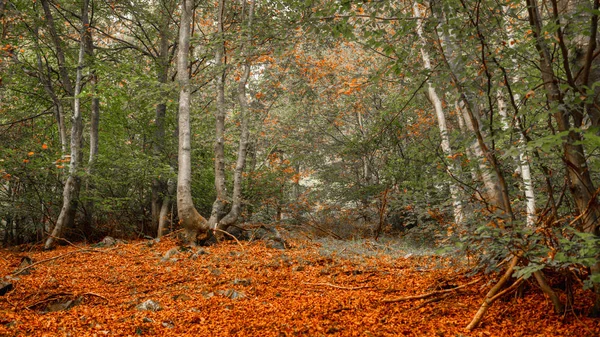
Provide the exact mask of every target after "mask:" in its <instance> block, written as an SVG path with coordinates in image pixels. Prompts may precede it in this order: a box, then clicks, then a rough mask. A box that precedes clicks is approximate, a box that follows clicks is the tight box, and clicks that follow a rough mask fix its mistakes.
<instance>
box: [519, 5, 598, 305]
mask: <svg viewBox="0 0 600 337" xmlns="http://www.w3.org/2000/svg"><path fill="white" fill-rule="evenodd" d="M527 10H528V14H529V23H530V25H531V28H532V31H533V34H534V37H535V39H536V48H537V50H538V52H539V54H540V70H541V74H542V80H543V81H544V87H545V88H546V95H547V98H548V101H549V103H550V104H551V105H552V106H553V107H554V109H555V111H554V112H553V116H554V119H555V120H556V124H557V126H558V131H561V132H565V131H566V132H568V135H567V137H565V138H564V142H563V159H564V161H565V163H566V164H567V165H566V170H567V183H568V185H569V190H570V192H571V195H572V196H573V200H574V201H575V206H576V208H577V212H578V213H579V214H580V216H581V220H580V225H579V226H578V229H579V230H581V231H583V232H586V233H593V234H595V235H600V223H599V220H600V206H599V205H598V202H597V201H596V199H595V193H596V187H595V186H594V184H593V182H592V178H591V174H590V170H589V168H588V166H587V160H586V158H585V152H584V149H583V146H582V145H581V140H582V139H581V135H580V134H579V133H577V132H575V131H573V130H571V123H570V121H569V119H570V118H571V117H573V119H574V120H575V121H577V120H578V118H577V115H578V112H576V111H574V110H575V109H577V108H578V107H573V106H569V105H567V104H565V102H564V101H563V98H562V94H561V91H560V88H559V86H558V78H557V77H556V75H555V73H554V69H553V65H552V54H551V52H550V49H549V48H548V46H547V45H546V42H545V40H544V36H543V33H542V32H543V30H542V25H543V23H542V19H541V15H540V11H539V5H538V3H537V0H527ZM591 47H593V46H591ZM590 269H591V271H592V275H598V274H600V262H597V263H596V264H595V265H593V266H592V267H591V268H590ZM594 289H595V292H596V298H595V300H594V308H593V310H592V311H593V312H592V315H594V316H598V315H600V284H595V285H594Z"/></svg>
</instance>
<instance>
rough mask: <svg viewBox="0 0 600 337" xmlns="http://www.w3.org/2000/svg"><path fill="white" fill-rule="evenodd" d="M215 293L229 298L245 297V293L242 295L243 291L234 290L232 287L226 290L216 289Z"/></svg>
mask: <svg viewBox="0 0 600 337" xmlns="http://www.w3.org/2000/svg"><path fill="white" fill-rule="evenodd" d="M217 293H218V294H219V295H223V296H225V297H227V298H230V299H232V300H237V299H241V298H244V297H246V295H244V293H242V292H239V291H236V290H234V289H227V290H219V291H217Z"/></svg>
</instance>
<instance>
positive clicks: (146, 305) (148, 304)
mask: <svg viewBox="0 0 600 337" xmlns="http://www.w3.org/2000/svg"><path fill="white" fill-rule="evenodd" d="M135 308H136V309H137V310H141V311H159V310H162V307H161V305H160V303H158V302H156V301H153V300H147V301H144V302H143V303H140V304H138V305H137V306H136V307H135Z"/></svg>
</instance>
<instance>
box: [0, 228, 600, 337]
mask: <svg viewBox="0 0 600 337" xmlns="http://www.w3.org/2000/svg"><path fill="white" fill-rule="evenodd" d="M398 240H399V239H396V241H391V239H390V240H389V241H386V240H382V241H380V242H374V241H372V240H354V241H338V240H323V239H321V240H315V241H311V240H299V239H295V240H290V241H288V242H289V248H288V249H286V250H279V249H273V248H268V247H267V246H266V245H265V244H264V243H263V242H242V243H235V242H233V241H229V242H224V243H221V244H218V245H214V246H211V247H203V248H197V249H189V248H185V247H180V246H178V242H177V241H176V240H175V239H173V238H168V237H167V238H163V239H161V240H149V241H136V242H131V243H118V244H116V245H115V246H112V247H107V248H102V247H93V246H75V245H70V246H62V247H59V248H58V249H56V250H53V251H43V250H41V247H39V246H33V247H32V246H21V247H17V248H20V250H18V249H17V248H13V249H11V250H3V251H2V254H1V255H0V256H1V258H0V275H3V276H4V275H11V276H10V277H11V278H12V279H14V280H15V281H14V289H13V290H12V291H10V292H8V293H7V294H5V295H4V296H1V297H0V336H103V335H107V336H124V335H146V336H152V335H154V336H183V335H196V336H296V335H305V336H325V335H331V336H403V335H404V336H598V335H600V321H598V320H595V319H591V318H587V317H586V316H585V314H584V313H583V312H582V310H581V308H587V307H589V304H590V303H589V302H590V301H591V299H592V293H591V292H590V291H582V290H581V289H578V290H577V293H576V294H575V298H576V307H575V308H571V309H570V310H569V311H568V313H567V314H566V315H564V316H561V317H559V316H556V315H553V314H552V313H551V312H552V304H551V303H550V302H549V301H548V300H546V299H545V298H544V296H543V293H542V292H541V291H539V289H537V285H536V284H535V283H532V282H529V281H526V283H525V286H524V295H523V296H522V297H520V298H516V297H515V296H514V294H513V295H508V296H506V297H505V298H504V299H503V300H501V301H498V302H496V303H495V304H494V305H493V306H492V307H491V309H490V311H489V313H488V315H486V317H485V318H484V321H483V322H482V325H481V326H480V327H479V328H477V329H475V330H474V331H472V332H467V331H465V330H464V328H465V326H466V325H467V324H468V323H469V321H470V320H471V317H472V315H473V314H474V313H475V311H476V310H477V308H478V307H479V305H480V303H481V299H482V297H483V296H484V295H485V292H486V291H487V289H488V288H489V287H490V286H491V285H492V284H493V283H494V277H495V275H494V274H488V275H471V274H469V269H468V263H467V261H466V260H461V259H456V258H449V257H443V256H439V255H438V256H436V255H435V254H433V253H431V252H429V251H417V250H413V251H408V250H407V249H402V248H401V247H399V246H398V242H397V241H398ZM25 248H26V249H27V250H24V249H25ZM173 248H175V249H173ZM169 251H171V253H169V254H167V252H169ZM25 256H27V257H29V258H31V259H32V260H33V263H34V264H33V265H30V267H26V268H27V269H26V270H23V268H22V267H21V268H20V267H19V264H20V263H21V261H22V260H23V258H24V257H25ZM20 270H23V272H21V273H20V274H19V275H16V273H18V272H19V271H20ZM496 276H497V275H496ZM457 287H460V288H457ZM454 288H457V289H454ZM423 294H425V295H426V296H419V295H423ZM409 296H415V297H413V298H406V297H409ZM420 297H422V298H420ZM148 300H151V301H153V303H154V305H158V306H160V308H158V307H152V305H150V306H149V308H146V310H142V309H143V308H141V307H140V304H142V303H144V302H146V304H148V303H149V302H147V301H148ZM151 304H152V303H151Z"/></svg>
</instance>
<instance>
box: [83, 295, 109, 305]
mask: <svg viewBox="0 0 600 337" xmlns="http://www.w3.org/2000/svg"><path fill="white" fill-rule="evenodd" d="M85 295H90V296H95V297H99V298H101V299H103V300H105V301H106V302H107V303H108V302H110V301H109V300H108V298H106V297H104V296H102V295H99V294H96V293H83V294H81V295H80V296H85Z"/></svg>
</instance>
